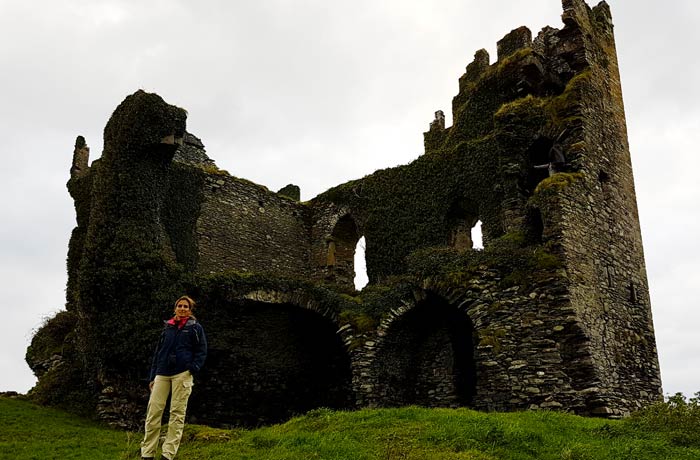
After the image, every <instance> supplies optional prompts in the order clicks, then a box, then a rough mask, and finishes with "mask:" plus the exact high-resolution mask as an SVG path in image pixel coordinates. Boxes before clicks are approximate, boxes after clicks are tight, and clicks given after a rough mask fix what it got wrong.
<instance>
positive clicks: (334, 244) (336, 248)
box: [326, 215, 360, 286]
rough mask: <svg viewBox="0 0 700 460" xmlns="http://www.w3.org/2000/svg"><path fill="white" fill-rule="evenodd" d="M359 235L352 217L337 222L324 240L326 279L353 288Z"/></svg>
mask: <svg viewBox="0 0 700 460" xmlns="http://www.w3.org/2000/svg"><path fill="white" fill-rule="evenodd" d="M359 239H360V234H359V231H358V229H357V225H356V224H355V221H354V220H353V218H352V217H350V216H349V215H345V216H343V217H342V218H340V219H339V220H338V222H337V223H336V225H335V227H334V228H333V231H332V232H331V234H330V235H329V237H328V238H327V239H326V278H327V279H328V280H329V281H333V282H336V283H338V284H342V285H347V286H354V279H355V251H356V247H357V242H358V240H359Z"/></svg>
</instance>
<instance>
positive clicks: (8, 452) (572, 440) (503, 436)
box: [0, 395, 700, 460]
mask: <svg viewBox="0 0 700 460" xmlns="http://www.w3.org/2000/svg"><path fill="white" fill-rule="evenodd" d="M697 396H698V395H696V397H695V398H691V399H690V400H689V401H687V400H686V399H685V398H684V397H683V396H682V395H676V396H674V397H671V398H670V400H669V401H668V402H666V403H659V404H656V405H654V406H651V407H649V408H648V409H645V410H643V411H641V412H639V413H637V414H634V415H633V416H632V417H630V418H628V419H625V420H622V421H619V420H603V419H594V418H583V417H578V416H574V415H569V414H562V413H556V412H547V411H537V412H529V411H527V412H514V413H490V414H486V413H481V412H475V411H472V410H469V409H423V408H418V407H406V408H400V409H372V410H370V409H363V410H360V411H354V412H345V411H331V410H328V409H316V410H313V411H311V412H309V413H307V414H306V415H304V416H302V417H298V418H294V419H292V420H289V421H288V422H286V423H283V424H279V425H273V426H268V427H263V428H258V429H251V430H247V429H227V430H224V429H217V428H211V427H206V426H201V425H187V426H186V427H185V433H184V436H183V442H182V445H181V448H180V453H179V454H178V455H179V456H181V457H182V458H189V459H193V460H197V459H199V460H204V459H212V458H227V459H247V460H257V459H261V460H262V459H265V460H297V459H302V458H305V459H314V458H316V459H326V460H330V459H337V460H347V459H353V460H380V459H381V460H418V459H421V460H432V459H435V460H437V459H440V460H458V459H459V460H466V459H472V460H495V459H499V460H511V459H512V460H530V459H532V460H534V459H537V460H593V459H595V460H606V459H610V460H613V459H614V460H618V459H623V458H626V459H636V460H656V459H660V458H663V459H668V460H675V459H678V460H684V459H688V460H690V459H696V458H698V457H699V456H700V434H698V430H697V426H698V422H699V421H700V405H699V404H698V397H697ZM0 424H2V426H3V434H2V436H0V458H8V459H9V458H12V459H15V460H25V459H27V460H28V459H32V458H45V459H61V460H63V459H85V460H88V459H89V460H94V459H110V460H112V459H118V460H132V459H138V458H139V454H138V448H139V442H140V440H141V438H140V434H139V433H132V432H123V431H116V430H112V429H109V428H106V427H104V426H102V425H98V424H96V423H94V422H91V421H88V420H86V419H82V418H79V417H76V416H72V415H68V414H66V413H65V412H62V411H59V410H56V409H50V408H45V407H40V406H36V405H34V404H33V403H30V402H28V401H23V400H18V399H10V398H6V397H1V398H0Z"/></svg>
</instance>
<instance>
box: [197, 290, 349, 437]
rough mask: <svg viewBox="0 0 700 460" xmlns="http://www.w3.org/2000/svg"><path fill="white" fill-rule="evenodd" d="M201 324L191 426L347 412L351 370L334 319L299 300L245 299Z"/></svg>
mask: <svg viewBox="0 0 700 460" xmlns="http://www.w3.org/2000/svg"><path fill="white" fill-rule="evenodd" d="M219 307H223V308H224V309H225V311H226V314H224V315H217V323H216V324H213V325H209V324H207V336H208V337H209V341H210V344H209V345H210V351H209V357H208V358H207V366H206V368H205V370H204V371H203V373H202V376H201V385H202V386H203V387H204V388H202V389H200V390H199V391H198V392H195V394H194V395H193V399H195V401H194V402H193V404H192V409H193V410H192V414H191V415H192V416H193V418H194V421H196V422H199V423H208V424H214V425H245V426H257V425H261V424H269V423H277V422H281V421H284V420H287V419H289V418H290V417H293V416H295V415H297V414H301V413H304V412H307V411H309V410H311V409H314V408H318V407H329V408H333V409H348V408H352V407H354V403H355V398H354V394H353V390H352V367H351V362H350V356H349V354H348V350H347V348H346V345H345V342H346V341H347V335H348V334H351V333H352V331H351V330H348V329H344V330H339V327H338V322H337V318H336V316H335V314H334V313H333V312H331V311H330V310H328V309H326V308H324V307H323V305H322V304H321V303H319V302H317V301H316V300H314V299H313V298H311V297H310V296H307V295H305V294H303V293H299V292H291V293H285V292H275V291H252V292H249V293H247V294H245V295H241V296H238V297H236V298H234V299H232V300H228V301H226V305H220V306H219Z"/></svg>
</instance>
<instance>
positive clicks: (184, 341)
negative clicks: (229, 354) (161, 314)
mask: <svg viewBox="0 0 700 460" xmlns="http://www.w3.org/2000/svg"><path fill="white" fill-rule="evenodd" d="M205 359H207V337H206V336H205V335H204V328H203V327H202V325H201V324H199V323H198V322H197V320H196V319H195V318H194V317H192V316H191V317H190V318H189V319H188V320H187V323H185V325H184V326H183V327H182V329H178V327H177V325H176V324H175V323H174V321H173V320H170V321H166V323H165V328H164V329H163V333H162V334H161V335H160V340H159V341H158V346H157V347H156V351H155V353H154V354H153V362H152V364H151V373H150V378H149V381H151V382H152V381H153V379H155V378H156V375H175V374H179V373H181V372H185V371H190V372H191V373H192V374H196V373H197V372H199V371H200V369H202V366H204V360H205Z"/></svg>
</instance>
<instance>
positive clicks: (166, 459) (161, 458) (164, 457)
mask: <svg viewBox="0 0 700 460" xmlns="http://www.w3.org/2000/svg"><path fill="white" fill-rule="evenodd" d="M160 460H170V459H169V458H168V457H166V456H165V455H161V456H160Z"/></svg>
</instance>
